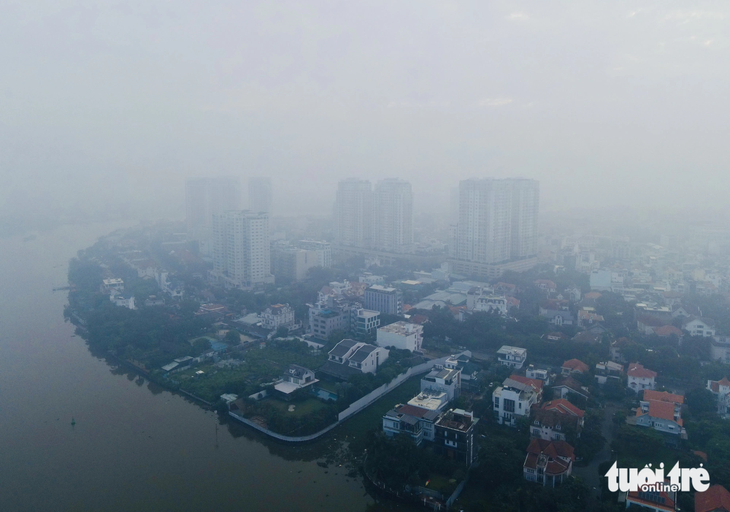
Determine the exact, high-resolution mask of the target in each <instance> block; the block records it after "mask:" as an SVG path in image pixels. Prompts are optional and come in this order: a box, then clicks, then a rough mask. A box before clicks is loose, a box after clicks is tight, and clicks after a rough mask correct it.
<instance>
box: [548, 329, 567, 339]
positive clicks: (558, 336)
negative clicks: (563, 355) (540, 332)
mask: <svg viewBox="0 0 730 512" xmlns="http://www.w3.org/2000/svg"><path fill="white" fill-rule="evenodd" d="M545 339H547V340H549V341H562V340H567V339H569V338H568V336H566V335H565V334H563V333H562V332H557V331H556V332H549V333H547V334H546V335H545Z"/></svg>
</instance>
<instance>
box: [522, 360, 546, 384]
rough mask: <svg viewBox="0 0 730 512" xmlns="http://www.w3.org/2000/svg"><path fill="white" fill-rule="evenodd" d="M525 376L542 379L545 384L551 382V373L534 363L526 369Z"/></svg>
mask: <svg viewBox="0 0 730 512" xmlns="http://www.w3.org/2000/svg"><path fill="white" fill-rule="evenodd" d="M525 377H527V378H528V379H537V380H541V381H543V382H544V383H545V385H549V384H550V374H549V373H548V371H547V370H545V369H544V368H536V367H534V366H533V365H529V366H528V367H527V370H525Z"/></svg>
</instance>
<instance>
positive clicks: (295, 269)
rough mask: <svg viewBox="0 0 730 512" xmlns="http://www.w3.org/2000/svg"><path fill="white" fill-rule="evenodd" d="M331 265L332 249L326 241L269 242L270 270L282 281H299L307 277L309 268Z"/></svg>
mask: <svg viewBox="0 0 730 512" xmlns="http://www.w3.org/2000/svg"><path fill="white" fill-rule="evenodd" d="M331 266H332V249H331V247H330V244H329V243H328V242H319V241H314V240H302V241H300V242H298V243H289V242H285V241H281V240H280V241H277V242H273V243H272V244H271V272H272V273H273V274H274V276H275V277H276V279H277V280H280V281H282V282H285V281H301V280H302V279H305V278H306V277H307V273H308V272H309V269H311V268H314V267H331Z"/></svg>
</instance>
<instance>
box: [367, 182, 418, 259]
mask: <svg viewBox="0 0 730 512" xmlns="http://www.w3.org/2000/svg"><path fill="white" fill-rule="evenodd" d="M372 215H373V231H372V246H373V248H374V249H376V250H380V251H385V252H394V253H400V254H404V253H405V254H407V253H411V252H413V193H412V192H411V184H410V183H408V182H407V181H403V180H396V179H388V180H383V181H380V182H378V183H377V184H376V185H375V191H374V193H373V213H372Z"/></svg>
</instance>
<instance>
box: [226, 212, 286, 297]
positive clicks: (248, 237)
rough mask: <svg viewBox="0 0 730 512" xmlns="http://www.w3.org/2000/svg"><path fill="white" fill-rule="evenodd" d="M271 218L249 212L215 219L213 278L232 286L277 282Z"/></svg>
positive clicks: (232, 213)
mask: <svg viewBox="0 0 730 512" xmlns="http://www.w3.org/2000/svg"><path fill="white" fill-rule="evenodd" d="M270 251H271V248H270V243H269V217H268V214H266V213H259V212H252V211H248V210H239V211H228V212H223V213H219V214H216V215H214V216H213V275H214V276H215V277H216V278H218V279H219V280H221V281H222V282H223V283H225V284H226V285H228V286H233V287H237V288H250V287H253V286H256V285H260V284H267V283H273V282H274V277H273V276H272V275H271V252H270Z"/></svg>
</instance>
